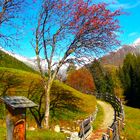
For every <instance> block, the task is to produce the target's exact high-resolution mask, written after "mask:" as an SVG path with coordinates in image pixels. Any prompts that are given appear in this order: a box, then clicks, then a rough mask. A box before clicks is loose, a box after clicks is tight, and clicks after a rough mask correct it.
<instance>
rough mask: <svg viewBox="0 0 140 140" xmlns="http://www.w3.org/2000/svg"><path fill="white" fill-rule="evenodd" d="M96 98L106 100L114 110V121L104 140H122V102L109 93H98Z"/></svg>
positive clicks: (104, 135)
mask: <svg viewBox="0 0 140 140" xmlns="http://www.w3.org/2000/svg"><path fill="white" fill-rule="evenodd" d="M95 96H96V98H98V99H101V100H104V101H106V102H108V103H110V104H111V105H112V107H113V108H114V121H113V123H112V125H111V126H109V127H108V130H107V133H104V134H103V136H102V140H120V135H121V130H122V129H123V128H124V119H125V115H124V109H123V105H122V102H121V100H120V99H119V98H117V97H116V96H115V95H112V94H109V93H96V95H95Z"/></svg>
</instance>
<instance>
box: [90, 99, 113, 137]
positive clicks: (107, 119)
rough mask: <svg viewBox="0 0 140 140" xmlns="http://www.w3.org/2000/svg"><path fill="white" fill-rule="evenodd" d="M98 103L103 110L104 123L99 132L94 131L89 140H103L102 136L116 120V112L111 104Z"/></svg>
mask: <svg viewBox="0 0 140 140" xmlns="http://www.w3.org/2000/svg"><path fill="white" fill-rule="evenodd" d="M97 103H98V104H99V105H100V106H101V107H102V108H103V111H104V121H103V123H102V124H101V126H100V128H99V129H98V130H96V131H94V130H93V133H92V134H91V136H90V137H89V138H88V140H101V137H102V134H103V133H104V132H106V130H107V127H108V126H111V124H112V123H113V119H114V110H113V108H112V106H111V105H110V104H108V103H106V102H103V101H97Z"/></svg>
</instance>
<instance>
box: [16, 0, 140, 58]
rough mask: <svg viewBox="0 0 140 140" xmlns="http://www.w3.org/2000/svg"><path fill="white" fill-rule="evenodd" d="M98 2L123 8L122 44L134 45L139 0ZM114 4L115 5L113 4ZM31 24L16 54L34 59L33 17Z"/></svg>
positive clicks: (138, 29)
mask: <svg viewBox="0 0 140 140" xmlns="http://www.w3.org/2000/svg"><path fill="white" fill-rule="evenodd" d="M96 1H98V2H107V3H110V6H109V7H110V8H111V9H114V10H115V9H118V8H122V9H123V10H124V11H125V12H127V13H128V14H127V15H122V16H121V17H119V21H120V26H121V30H122V31H123V33H121V34H120V38H119V39H120V40H121V44H122V45H124V44H133V42H134V41H135V40H136V39H138V38H140V1H139V0H96ZM112 3H113V4H112ZM29 13H32V14H34V11H33V10H32V9H28V10H27V11H26V12H25V14H24V15H25V16H27V15H28V16H29V17H30V14H29ZM30 21H31V24H29V23H25V26H24V28H23V29H22V30H23V31H22V32H23V33H24V35H23V36H22V39H21V40H20V41H19V45H20V49H14V52H15V53H18V54H20V55H23V56H26V57H30V58H32V57H34V56H35V54H34V51H33V48H32V46H31V44H30V41H31V38H32V37H33V36H32V31H31V29H32V27H33V28H34V26H35V22H34V20H33V18H32V17H30Z"/></svg>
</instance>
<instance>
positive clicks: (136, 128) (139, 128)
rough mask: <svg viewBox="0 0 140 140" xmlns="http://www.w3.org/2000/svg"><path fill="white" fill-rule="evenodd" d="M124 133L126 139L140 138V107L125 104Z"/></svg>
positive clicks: (139, 139) (136, 139)
mask: <svg viewBox="0 0 140 140" xmlns="http://www.w3.org/2000/svg"><path fill="white" fill-rule="evenodd" d="M124 110H125V124H126V125H125V129H124V135H125V137H126V139H127V140H140V109H136V108H132V107H128V106H125V107H124Z"/></svg>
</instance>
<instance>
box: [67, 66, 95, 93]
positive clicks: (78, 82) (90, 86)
mask: <svg viewBox="0 0 140 140" xmlns="http://www.w3.org/2000/svg"><path fill="white" fill-rule="evenodd" d="M67 84H68V85H70V86H71V87H73V88H75V89H77V90H79V91H81V92H83V93H93V92H94V90H95V84H94V81H93V78H92V75H91V73H90V72H89V71H88V70H87V69H86V68H81V69H78V70H75V71H73V72H71V73H70V74H69V75H68V77H67Z"/></svg>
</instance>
